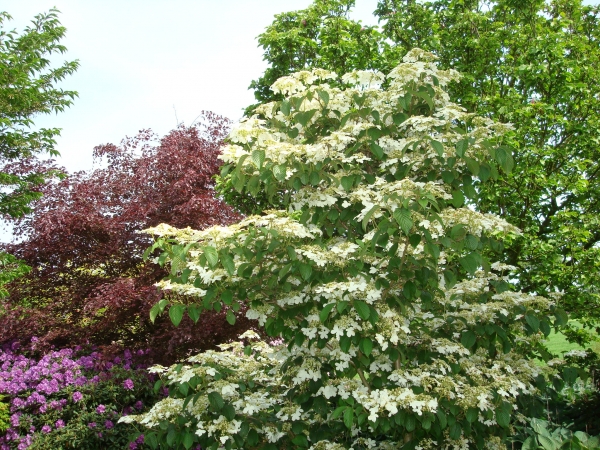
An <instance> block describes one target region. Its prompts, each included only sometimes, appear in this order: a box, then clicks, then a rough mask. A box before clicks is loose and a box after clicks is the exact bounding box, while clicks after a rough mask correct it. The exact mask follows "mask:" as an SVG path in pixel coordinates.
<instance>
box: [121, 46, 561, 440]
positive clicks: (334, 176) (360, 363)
mask: <svg viewBox="0 0 600 450" xmlns="http://www.w3.org/2000/svg"><path fill="white" fill-rule="evenodd" d="M458 76H459V75H458V74H457V73H456V72H454V71H444V70H440V69H439V68H438V67H437V66H436V64H435V62H434V57H433V55H431V54H429V53H426V52H423V51H422V50H418V49H415V50H413V51H411V52H409V53H408V54H407V56H406V57H405V58H404V62H403V63H402V64H400V65H399V66H397V67H396V68H395V69H393V70H392V71H391V72H390V73H389V74H388V75H387V76H384V75H383V74H381V73H378V72H371V71H355V72H351V73H348V74H346V75H343V76H342V77H341V79H340V78H338V76H337V75H336V74H334V73H331V72H327V71H325V70H320V69H315V70H312V71H303V72H298V73H295V74H293V75H290V76H288V77H283V78H280V79H279V80H278V81H277V82H276V83H274V84H273V89H274V91H276V92H280V93H282V94H283V95H284V96H285V99H284V100H282V101H281V102H275V103H270V104H266V105H263V106H261V107H260V108H259V109H258V111H257V112H258V114H259V115H257V116H254V117H251V118H248V119H247V120H245V121H243V122H242V123H240V124H239V125H238V126H236V127H235V128H234V129H233V130H232V131H231V133H230V135H229V143H228V145H226V146H225V147H224V149H223V154H222V156H221V159H222V160H223V161H224V162H225V166H224V167H223V169H222V174H223V175H224V176H225V175H227V174H231V183H232V185H233V186H234V187H235V189H236V190H237V191H238V192H239V193H240V194H241V195H247V194H250V195H262V196H263V198H267V199H272V201H273V202H274V203H277V204H281V203H283V204H284V205H285V209H280V210H267V211H264V213H263V214H262V215H255V216H250V217H247V218H245V219H244V220H242V221H240V222H238V223H236V224H234V225H230V226H214V227H211V228H207V229H204V230H200V231H196V230H193V229H177V228H175V227H172V226H170V225H166V224H163V225H159V226H157V227H154V228H152V229H150V230H149V232H151V233H153V234H154V235H155V236H156V243H155V247H158V248H160V249H162V250H163V254H162V255H161V257H160V258H159V262H161V263H162V262H165V263H170V265H171V275H170V277H169V278H168V279H166V280H164V281H163V282H162V283H161V286H162V288H163V289H169V290H170V291H171V292H174V293H177V294H179V295H181V296H182V298H185V299H190V298H193V297H196V299H197V300H195V301H189V300H188V301H186V302H175V301H173V302H171V303H170V305H169V304H167V302H163V303H161V304H157V305H156V306H155V307H154V310H153V312H152V313H153V314H159V313H160V312H161V311H163V310H166V309H167V307H169V314H170V315H172V316H175V317H179V316H180V315H181V314H182V313H183V312H184V311H187V312H188V314H189V315H190V316H192V317H197V316H198V315H199V314H200V313H204V311H212V310H214V309H215V308H216V309H221V308H223V309H225V310H236V309H237V308H239V306H238V305H240V304H244V305H247V306H248V310H247V316H248V317H249V318H252V319H257V320H258V321H259V323H260V325H261V326H262V327H264V329H265V330H266V332H267V333H268V335H269V336H272V337H273V338H280V339H281V340H282V344H281V345H279V346H273V345H269V344H267V343H264V342H262V341H260V340H258V339H257V335H256V334H255V333H254V332H251V331H249V332H247V333H245V334H243V335H242V336H240V338H241V339H243V340H245V341H246V345H245V346H244V344H243V343H238V342H234V343H231V344H225V345H222V346H221V348H222V351H220V352H218V351H209V352H205V353H201V354H198V355H196V356H193V357H191V358H189V359H188V360H187V362H185V363H181V364H178V365H176V366H172V367H170V368H164V367H154V368H153V369H152V371H153V372H155V373H158V374H160V376H161V377H162V382H163V383H164V384H165V385H167V386H168V387H169V390H170V395H169V397H168V398H166V399H164V400H162V401H160V402H158V403H157V404H156V405H155V406H154V407H153V408H152V409H151V411H149V412H148V413H146V414H141V415H138V416H128V417H127V418H125V419H124V420H126V421H137V422H139V423H141V424H143V425H146V426H147V427H149V428H152V429H153V431H151V432H149V433H146V436H152V437H151V438H149V440H148V441H147V442H148V443H150V445H154V446H156V445H159V444H160V443H163V442H165V441H166V442H167V444H168V445H169V448H171V447H177V446H179V447H184V448H190V447H191V446H192V445H195V443H199V444H200V445H202V447H203V448H212V449H217V448H219V447H221V446H223V447H225V448H226V449H230V448H244V449H247V450H249V449H273V450H275V449H296V448H310V449H314V450H317V449H319V450H322V449H330V450H333V449H350V448H352V449H355V450H358V449H367V448H369V449H397V448H416V449H443V448H454V449H467V448H480V449H481V448H489V449H493V448H503V447H504V444H503V439H504V438H505V437H506V436H509V435H511V434H512V433H513V432H514V429H513V426H514V424H515V423H516V422H519V421H524V420H525V419H526V417H527V414H528V407H529V406H528V405H533V406H535V405H536V403H535V402H534V401H533V400H531V398H532V397H533V396H534V394H536V392H537V390H538V386H539V387H542V386H543V385H544V377H543V376H542V374H541V373H540V372H541V369H540V368H539V367H537V366H536V364H534V361H533V360H534V358H536V357H538V356H539V355H540V353H541V346H542V345H541V341H542V340H543V338H544V336H545V335H548V333H549V332H550V326H551V323H553V322H554V319H552V318H551V317H550V312H554V313H555V315H556V316H557V319H556V320H558V321H559V322H560V321H562V320H564V313H563V312H561V311H559V310H555V307H554V306H553V304H552V302H551V301H549V300H547V299H545V298H542V297H538V296H534V295H528V294H525V293H522V292H515V291H514V290H513V289H511V285H510V270H511V269H510V267H507V266H504V265H502V264H498V263H492V262H491V261H489V260H488V258H487V257H486V255H488V254H491V253H490V252H491V250H493V249H498V248H499V246H500V245H501V244H500V241H499V240H500V238H502V237H504V236H509V235H514V234H517V233H518V230H517V229H515V228H514V227H513V226H511V225H510V224H508V223H507V222H505V221H504V220H502V219H501V218H499V217H496V216H493V215H484V214H480V213H478V212H476V211H474V210H472V209H470V208H469V207H468V205H467V204H465V198H473V197H475V196H476V195H477V183H479V182H484V181H485V180H487V179H489V178H493V177H496V176H497V175H498V171H499V170H501V169H502V170H509V169H510V168H511V165H512V159H511V155H510V151H509V150H508V149H506V148H505V147H503V146H502V142H503V133H505V132H506V131H507V130H509V129H510V126H509V125H505V124H500V123H494V122H492V121H491V120H488V119H486V118H483V117H478V116H476V115H473V114H468V113H466V112H465V111H464V110H463V109H462V108H461V107H459V106H458V105H456V104H453V103H451V102H450V101H449V100H448V95H447V94H446V92H445V90H444V89H445V87H446V86H447V85H448V83H450V82H451V81H453V80H456V79H457V78H458ZM329 80H336V85H338V86H342V87H341V88H334V87H332V85H333V83H331V85H330V84H328V83H329V82H330V81H329ZM490 249H491V250H490ZM172 311H174V312H173V313H172ZM122 420H123V419H122Z"/></svg>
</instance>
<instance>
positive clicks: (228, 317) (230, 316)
mask: <svg viewBox="0 0 600 450" xmlns="http://www.w3.org/2000/svg"><path fill="white" fill-rule="evenodd" d="M225 319H226V320H227V323H229V325H233V324H235V314H234V313H233V311H232V310H230V309H229V310H228V311H227V314H226V315H225Z"/></svg>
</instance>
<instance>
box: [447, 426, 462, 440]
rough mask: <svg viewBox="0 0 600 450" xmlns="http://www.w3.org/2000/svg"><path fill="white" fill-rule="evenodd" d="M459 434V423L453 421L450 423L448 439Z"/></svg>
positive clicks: (460, 431) (455, 438) (457, 437)
mask: <svg viewBox="0 0 600 450" xmlns="http://www.w3.org/2000/svg"><path fill="white" fill-rule="evenodd" d="M461 434H462V428H461V427H460V425H459V424H458V423H454V424H453V425H450V439H454V440H457V439H459V438H460V436H461Z"/></svg>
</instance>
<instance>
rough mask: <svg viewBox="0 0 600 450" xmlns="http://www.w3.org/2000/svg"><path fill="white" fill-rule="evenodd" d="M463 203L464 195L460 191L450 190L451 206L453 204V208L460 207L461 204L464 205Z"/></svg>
mask: <svg viewBox="0 0 600 450" xmlns="http://www.w3.org/2000/svg"><path fill="white" fill-rule="evenodd" d="M464 203H465V196H464V194H463V193H462V192H461V191H459V190H456V191H454V192H452V206H454V207H455V208H460V207H461V206H462V205H464Z"/></svg>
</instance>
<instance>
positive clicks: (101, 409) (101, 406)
mask: <svg viewBox="0 0 600 450" xmlns="http://www.w3.org/2000/svg"><path fill="white" fill-rule="evenodd" d="M104 411H106V406H104V405H98V407H97V408H96V412H97V413H98V414H104Z"/></svg>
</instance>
